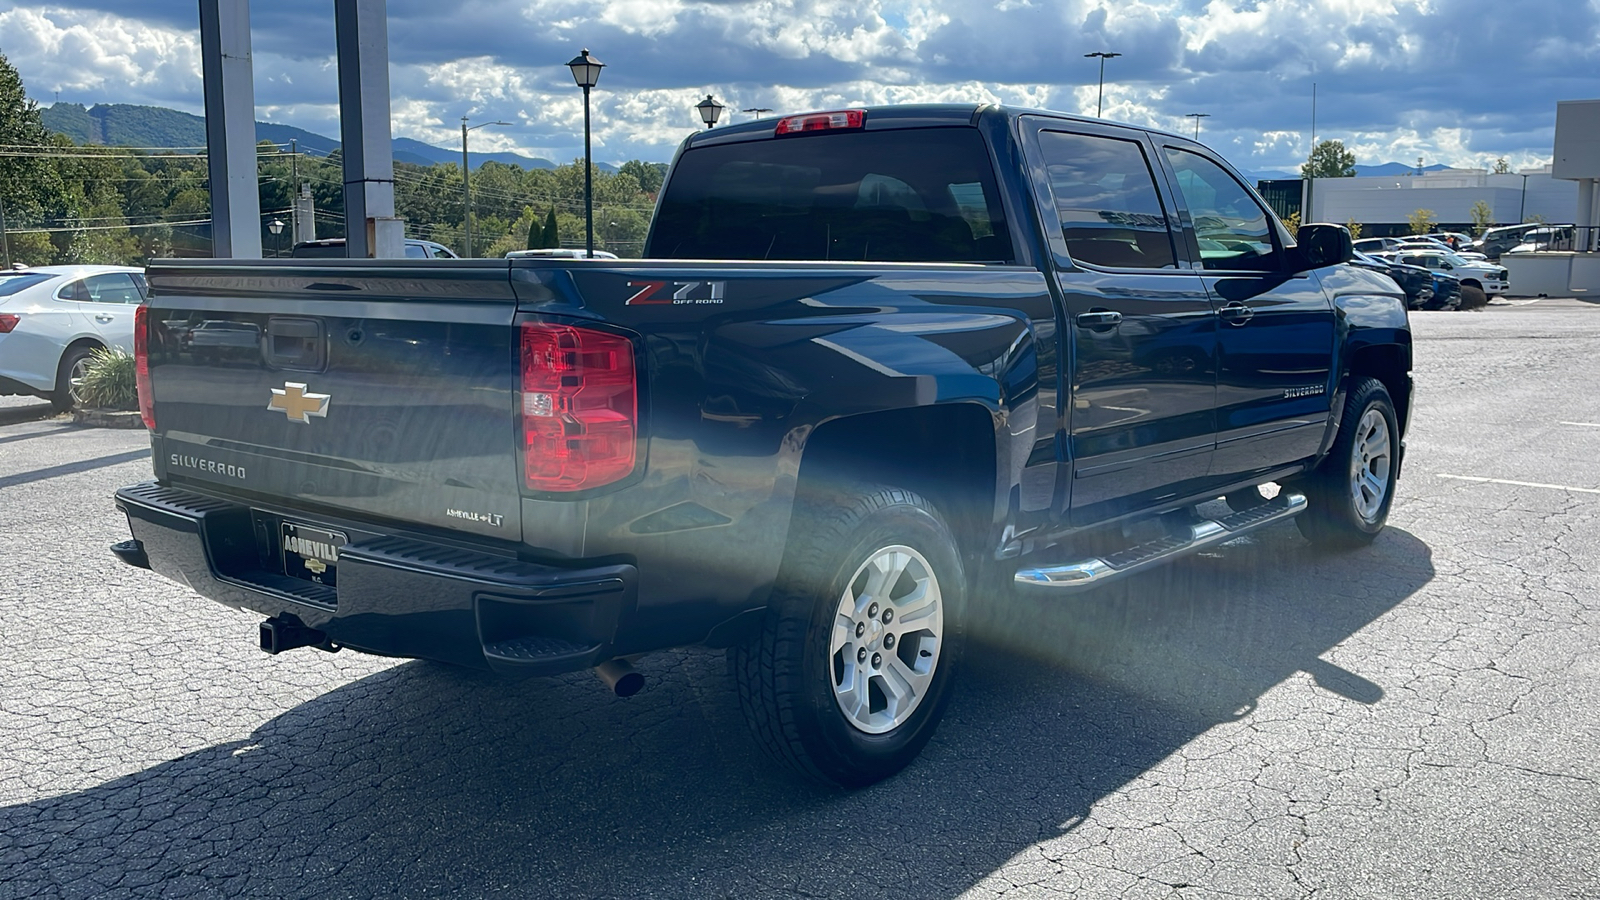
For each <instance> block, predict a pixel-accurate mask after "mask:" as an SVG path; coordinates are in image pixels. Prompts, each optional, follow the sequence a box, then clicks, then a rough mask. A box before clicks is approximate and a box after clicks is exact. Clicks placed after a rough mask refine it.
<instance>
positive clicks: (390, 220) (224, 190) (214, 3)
mask: <svg viewBox="0 0 1600 900" xmlns="http://www.w3.org/2000/svg"><path fill="white" fill-rule="evenodd" d="M199 3H200V37H201V41H200V53H201V70H202V72H203V73H204V76H203V77H204V81H205V99H206V142H207V150H206V152H207V158H208V161H209V163H210V179H211V210H212V242H213V244H212V246H213V254H214V255H216V256H218V257H237V258H251V259H259V258H260V256H261V227H262V223H261V200H260V193H259V187H258V183H257V180H256V133H255V86H254V81H253V74H252V71H251V62H250V0H199ZM334 25H335V31H336V38H337V43H338V53H339V130H340V137H341V139H342V148H343V151H344V152H343V154H342V155H343V159H344V195H345V237H346V243H345V246H346V253H347V254H348V255H349V256H354V257H398V256H403V255H404V254H405V241H404V229H403V225H402V223H401V221H400V220H399V219H397V218H395V215H394V156H393V150H392V147H391V143H390V131H389V128H390V124H389V34H388V12H387V2H386V0H334Z"/></svg>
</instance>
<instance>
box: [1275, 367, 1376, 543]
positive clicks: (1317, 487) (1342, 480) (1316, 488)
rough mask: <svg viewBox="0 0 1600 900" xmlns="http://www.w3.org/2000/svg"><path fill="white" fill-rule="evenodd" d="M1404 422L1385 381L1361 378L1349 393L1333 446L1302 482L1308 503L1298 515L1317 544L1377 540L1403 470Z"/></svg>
mask: <svg viewBox="0 0 1600 900" xmlns="http://www.w3.org/2000/svg"><path fill="white" fill-rule="evenodd" d="M1399 454H1400V427H1399V420H1398V419H1397V418H1396V416H1395V411H1394V401H1393V400H1391V399H1390V398H1389V391H1388V389H1387V388H1385V387H1384V386H1383V382H1381V381H1378V380H1377V379H1375V378H1366V379H1362V380H1360V381H1358V382H1356V383H1355V384H1354V385H1353V388H1352V390H1351V391H1350V394H1349V396H1348V397H1347V398H1346V399H1345V404H1344V415H1343V417H1342V418H1341V419H1340V424H1339V434H1338V436H1337V437H1335V438H1334V441H1333V447H1332V449H1330V450H1329V451H1328V455H1327V457H1326V458H1325V459H1323V461H1322V464H1321V465H1319V466H1318V467H1317V468H1316V470H1315V471H1314V472H1312V473H1311V474H1310V475H1309V476H1308V477H1307V478H1306V479H1305V480H1304V482H1302V484H1301V487H1302V488H1303V489H1304V491H1305V495H1306V500H1307V501H1308V502H1307V508H1306V511H1305V512H1303V513H1301V514H1300V515H1299V517H1297V518H1296V519H1295V523H1296V524H1297V525H1299V526H1300V533H1301V534H1303V535H1305V537H1306V539H1307V540H1309V541H1311V542H1312V543H1313V544H1318V545H1321V546H1325V547H1337V548H1351V547H1361V546H1365V545H1366V544H1370V543H1372V540H1373V539H1374V538H1376V537H1377V536H1378V532H1380V531H1382V530H1383V526H1384V524H1385V523H1386V522H1387V521H1388V519H1389V507H1390V505H1391V504H1393V503H1394V488H1395V478H1396V477H1397V476H1398V475H1399V474H1400V455H1399Z"/></svg>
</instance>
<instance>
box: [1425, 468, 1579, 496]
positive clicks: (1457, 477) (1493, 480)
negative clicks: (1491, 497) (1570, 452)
mask: <svg viewBox="0 0 1600 900" xmlns="http://www.w3.org/2000/svg"><path fill="white" fill-rule="evenodd" d="M1438 476H1439V477H1440V478H1450V479H1454V480H1455V481H1471V482H1474V483H1476V484H1509V485H1512V486H1514V487H1531V488H1548V489H1549V490H1552V491H1572V492H1574V493H1578V494H1600V488H1581V487H1572V486H1571V485H1565V484H1540V483H1539V482H1537V481H1507V480H1506V479H1504V478H1480V477H1478V476H1476V475H1446V474H1445V473H1443V472H1440V473H1438Z"/></svg>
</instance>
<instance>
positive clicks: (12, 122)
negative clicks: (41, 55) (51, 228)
mask: <svg viewBox="0 0 1600 900" xmlns="http://www.w3.org/2000/svg"><path fill="white" fill-rule="evenodd" d="M63 141H65V139H63ZM66 143H67V144H68V145H69V146H70V144H71V142H70V141H66ZM54 144H55V142H54V141H53V140H52V137H51V134H50V132H49V131H47V130H46V129H45V127H44V124H43V123H42V122H41V121H40V116H39V105H38V104H37V103H34V102H33V101H32V100H29V99H28V93H27V91H26V89H24V87H23V84H22V76H21V75H19V74H18V73H17V70H16V68H15V67H14V66H12V65H11V62H10V61H9V60H7V59H6V57H5V55H4V54H0V145H4V146H6V147H8V148H31V147H37V148H39V149H40V150H41V151H43V150H45V149H46V148H48V147H51V146H54ZM24 152H26V151H24ZM56 162H57V161H56V160H49V159H45V158H43V157H42V156H38V155H18V156H0V204H3V205H4V206H5V212H6V228H7V230H15V229H17V228H19V227H28V226H33V227H44V226H47V225H48V224H49V221H50V220H54V219H58V218H60V217H61V216H62V215H64V214H65V213H67V212H68V211H69V209H68V207H69V204H70V202H71V200H70V198H69V197H68V195H67V193H66V191H65V189H64V186H63V185H62V183H61V175H60V172H59V171H58V170H57V167H56V165H55V163H56ZM39 236H40V237H42V236H43V233H42V232H40V233H39ZM19 237H20V236H19ZM50 243H51V244H52V245H54V242H53V241H51V242H50ZM8 244H9V242H8ZM22 244H24V245H25V246H26V248H27V255H26V256H22V255H13V259H14V260H17V261H22V262H30V263H49V262H55V261H56V260H55V257H56V256H57V255H58V253H57V251H59V250H60V249H61V248H60V247H59V245H56V246H55V249H54V250H50V251H44V248H43V245H42V244H41V242H40V241H39V240H38V238H37V237H29V238H26V239H25V240H23V241H22ZM41 252H44V253H46V254H47V257H42V256H41Z"/></svg>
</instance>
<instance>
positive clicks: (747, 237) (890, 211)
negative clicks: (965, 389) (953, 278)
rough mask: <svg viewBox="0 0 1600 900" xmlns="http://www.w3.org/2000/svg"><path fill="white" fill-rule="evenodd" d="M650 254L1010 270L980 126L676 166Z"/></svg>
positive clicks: (705, 152)
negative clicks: (998, 265) (987, 265)
mask: <svg viewBox="0 0 1600 900" xmlns="http://www.w3.org/2000/svg"><path fill="white" fill-rule="evenodd" d="M645 255H646V256H648V257H654V258H665V259H774V260H802V259H805V260H875V261H884V262H1010V261H1011V260H1012V259H1014V256H1015V255H1014V253H1013V250H1012V247H1011V237H1010V232H1009V231H1008V230H1007V228H1006V224H1005V216H1004V213H1003V212H1002V208H1001V205H1000V192H999V189H998V187H997V186H996V181H995V176H994V168H993V166H992V165H991V164H990V161H989V152H988V148H987V146H986V145H985V144H984V142H983V138H982V136H981V135H979V134H978V131H977V129H974V128H928V129H903V130H890V131H851V132H832V133H822V134H815V135H801V136H797V137H786V138H776V139H773V140H768V141H749V142H742V143H737V144H724V145H721V146H709V147H697V148H694V149H691V150H689V151H687V152H685V153H684V154H683V156H682V157H681V158H679V160H678V162H677V165H676V166H675V167H674V168H673V171H672V179H671V180H670V181H669V182H668V184H667V188H666V194H665V195H664V196H663V197H662V199H661V206H660V209H659V210H658V211H657V214H656V219H655V223H654V225H653V226H652V227H651V230H650V242H649V246H648V247H647V248H646V249H645Z"/></svg>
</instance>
